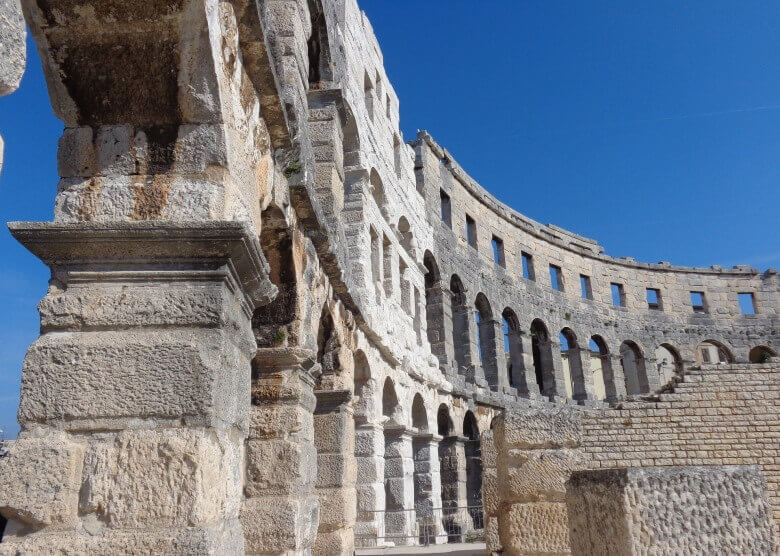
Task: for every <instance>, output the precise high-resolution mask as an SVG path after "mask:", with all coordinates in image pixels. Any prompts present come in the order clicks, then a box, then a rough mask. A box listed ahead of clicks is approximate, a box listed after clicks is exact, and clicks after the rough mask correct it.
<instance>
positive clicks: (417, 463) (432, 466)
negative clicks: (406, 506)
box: [412, 433, 447, 544]
mask: <svg viewBox="0 0 780 556" xmlns="http://www.w3.org/2000/svg"><path fill="white" fill-rule="evenodd" d="M440 440H441V437H440V436H437V435H435V434H425V433H422V434H418V435H416V436H415V437H414V439H413V441H412V448H413V450H414V509H415V512H416V515H417V522H418V523H419V525H420V530H419V534H420V537H419V541H420V542H421V543H425V544H439V543H443V542H447V537H446V536H445V535H444V528H443V526H442V522H441V507H442V501H441V470H440V468H439V441H440Z"/></svg>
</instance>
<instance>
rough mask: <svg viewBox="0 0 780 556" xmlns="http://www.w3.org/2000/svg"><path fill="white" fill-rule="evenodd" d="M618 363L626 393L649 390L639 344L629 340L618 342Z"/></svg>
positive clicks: (641, 392)
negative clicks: (621, 369) (620, 367)
mask: <svg viewBox="0 0 780 556" xmlns="http://www.w3.org/2000/svg"><path fill="white" fill-rule="evenodd" d="M620 364H621V365H622V366H623V376H624V377H625V379H626V394H628V395H629V396H635V395H637V394H646V393H648V392H649V391H650V385H649V383H648V380H647V370H646V368H645V356H644V354H643V353H642V350H641V349H639V346H638V345H637V344H636V343H635V342H632V341H631V340H626V341H625V342H623V343H622V344H620Z"/></svg>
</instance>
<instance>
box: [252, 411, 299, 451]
mask: <svg viewBox="0 0 780 556" xmlns="http://www.w3.org/2000/svg"><path fill="white" fill-rule="evenodd" d="M287 436H294V437H295V438H296V439H297V440H299V441H309V442H311V443H312V444H313V443H314V422H313V419H312V415H311V411H309V410H308V409H306V408H305V407H301V406H300V405H297V404H275V405H270V404H269V405H260V406H258V405H252V407H251V409H250V411H249V438H250V439H273V438H280V437H281V438H284V437H287Z"/></svg>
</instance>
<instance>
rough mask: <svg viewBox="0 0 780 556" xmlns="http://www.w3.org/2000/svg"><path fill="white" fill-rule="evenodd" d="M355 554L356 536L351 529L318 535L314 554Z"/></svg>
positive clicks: (342, 555)
mask: <svg viewBox="0 0 780 556" xmlns="http://www.w3.org/2000/svg"><path fill="white" fill-rule="evenodd" d="M354 552H355V534H354V531H353V530H352V529H351V528H350V529H339V530H338V531H330V532H328V533H323V532H322V531H320V532H318V533H317V540H316V542H315V543H314V551H313V554H315V555H316V556H318V555H321V556H352V555H353V554H354Z"/></svg>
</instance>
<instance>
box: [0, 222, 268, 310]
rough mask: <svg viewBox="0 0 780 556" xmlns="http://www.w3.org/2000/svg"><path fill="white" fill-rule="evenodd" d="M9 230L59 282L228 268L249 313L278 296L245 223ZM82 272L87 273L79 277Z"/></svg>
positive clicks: (30, 225)
mask: <svg viewBox="0 0 780 556" xmlns="http://www.w3.org/2000/svg"><path fill="white" fill-rule="evenodd" d="M8 228H9V230H10V231H11V234H12V235H13V236H14V237H15V238H16V239H17V241H19V242H20V243H21V244H22V245H24V246H25V247H26V248H27V249H29V250H30V251H31V252H32V253H33V254H34V255H36V256H37V257H38V258H39V259H41V260H42V261H43V262H44V263H45V264H46V265H48V266H49V267H50V268H52V271H53V272H54V273H55V274H56V276H57V278H58V279H60V280H63V281H68V280H69V279H74V280H78V279H82V280H83V279H89V280H93V281H101V280H103V279H105V280H109V281H110V280H112V279H115V278H116V276H115V275H114V274H113V273H115V272H117V271H119V272H121V271H126V272H125V274H124V275H122V276H121V279H122V280H127V279H130V277H129V276H128V274H132V273H133V272H134V271H137V270H139V267H142V268H141V269H142V270H146V268H143V267H148V266H149V265H159V266H158V267H159V268H160V269H161V270H162V271H165V270H171V267H174V269H175V267H177V266H184V267H185V268H188V269H190V268H192V267H193V266H196V267H201V268H203V269H204V270H205V269H214V268H215V267H222V266H227V267H228V268H229V270H230V273H231V274H232V276H233V278H234V279H235V280H236V281H237V282H238V284H240V286H241V289H242V291H243V295H244V297H245V301H246V304H247V306H248V309H249V311H251V310H253V309H254V308H255V307H258V306H261V305H265V304H267V303H269V302H270V301H272V300H273V299H274V297H276V294H277V288H276V286H274V285H273V284H272V283H271V281H270V280H269V278H268V274H269V270H270V267H269V266H268V262H267V261H266V260H265V256H264V255H263V252H262V250H261V249H260V242H259V240H258V237H257V234H256V233H254V232H253V231H252V230H251V229H250V226H249V224H248V223H245V222H229V221H204V222H162V221H141V222H110V223H95V222H79V223H51V222H10V223H9V224H8ZM86 268H89V269H90V271H92V273H91V274H89V275H84V274H83V273H82V274H79V270H78V269H86ZM149 278H150V276H146V279H149Z"/></svg>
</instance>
